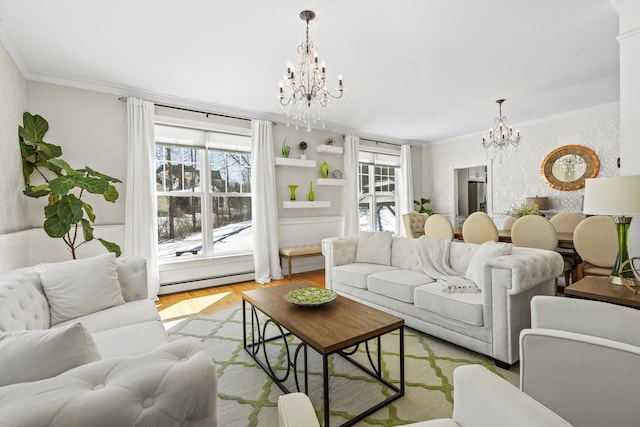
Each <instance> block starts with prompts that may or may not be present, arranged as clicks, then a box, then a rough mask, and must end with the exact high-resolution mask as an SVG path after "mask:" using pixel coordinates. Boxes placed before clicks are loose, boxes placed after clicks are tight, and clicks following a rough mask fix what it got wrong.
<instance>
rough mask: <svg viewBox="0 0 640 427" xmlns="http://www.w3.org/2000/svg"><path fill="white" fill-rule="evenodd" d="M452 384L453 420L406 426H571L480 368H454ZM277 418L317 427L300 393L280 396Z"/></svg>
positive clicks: (283, 426)
mask: <svg viewBox="0 0 640 427" xmlns="http://www.w3.org/2000/svg"><path fill="white" fill-rule="evenodd" d="M453 382H454V384H453V400H454V402H455V403H454V405H453V416H452V418H446V419H445V418H441V419H437V420H429V421H422V422H419V423H415V424H407V425H406V427H502V426H518V427H541V426H544V427H571V424H569V423H568V422H566V421H565V420H563V419H562V418H560V416H558V415H556V414H554V413H553V412H552V411H551V410H549V409H547V408H546V407H544V406H543V405H541V404H540V403H538V402H537V401H535V400H534V399H532V398H531V397H529V396H528V395H526V394H525V393H523V392H521V391H520V390H518V389H517V388H516V387H514V386H513V385H512V384H510V383H509V382H507V381H505V380H503V379H502V378H500V377H498V376H497V375H495V374H492V373H491V372H489V371H488V370H487V369H485V368H483V367H482V366H479V365H465V366H460V367H458V368H456V369H455V371H454V373H453ZM425 403H426V402H425ZM278 417H279V421H280V427H320V424H319V423H318V419H317V418H316V414H315V412H314V410H313V406H312V405H311V401H310V400H309V398H308V397H307V395H305V394H303V393H290V394H285V395H283V396H280V398H279V399H278Z"/></svg>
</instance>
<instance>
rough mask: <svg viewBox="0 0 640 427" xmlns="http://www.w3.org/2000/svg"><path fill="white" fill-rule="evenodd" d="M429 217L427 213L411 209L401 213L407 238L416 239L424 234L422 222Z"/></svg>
mask: <svg viewBox="0 0 640 427" xmlns="http://www.w3.org/2000/svg"><path fill="white" fill-rule="evenodd" d="M427 218H429V214H426V213H418V212H415V211H411V212H409V213H406V214H404V215H402V221H403V223H404V231H405V234H406V235H407V237H408V238H410V239H411V238H414V239H417V238H418V237H420V236H424V223H425V221H426V220H427Z"/></svg>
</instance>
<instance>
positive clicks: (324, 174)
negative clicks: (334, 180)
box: [320, 162, 329, 178]
mask: <svg viewBox="0 0 640 427" xmlns="http://www.w3.org/2000/svg"><path fill="white" fill-rule="evenodd" d="M320 173H322V177H323V178H328V177H329V165H328V164H327V162H322V165H320Z"/></svg>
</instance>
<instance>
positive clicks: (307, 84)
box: [278, 10, 344, 132]
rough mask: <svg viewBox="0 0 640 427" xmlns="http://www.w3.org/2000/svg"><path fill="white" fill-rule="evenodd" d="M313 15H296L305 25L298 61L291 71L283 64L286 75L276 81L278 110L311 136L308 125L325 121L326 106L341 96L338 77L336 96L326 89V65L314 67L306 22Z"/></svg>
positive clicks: (314, 55) (314, 51) (314, 53)
mask: <svg viewBox="0 0 640 427" xmlns="http://www.w3.org/2000/svg"><path fill="white" fill-rule="evenodd" d="M315 16H316V14H315V13H314V12H313V11H311V10H303V11H302V12H300V19H302V20H303V21H306V23H307V38H306V41H305V42H303V43H301V44H300V46H298V53H299V54H300V55H301V57H300V61H299V62H298V64H297V65H296V66H295V67H294V66H292V65H291V64H290V63H289V64H287V73H286V75H285V76H284V77H283V78H282V80H281V81H280V93H279V96H278V97H279V99H280V104H281V107H280V108H279V110H281V111H282V112H284V113H286V115H287V117H288V118H291V119H292V120H294V121H296V122H301V123H303V124H305V125H306V126H307V132H311V125H312V124H316V123H317V122H320V121H321V122H322V127H324V120H325V118H326V117H327V106H328V105H329V101H330V100H331V98H333V99H339V98H342V95H343V94H344V86H343V84H342V76H339V77H338V87H336V91H337V94H335V95H334V94H333V93H331V92H330V91H329V90H328V89H327V80H328V75H327V72H326V65H325V64H324V63H322V64H319V63H318V48H317V47H316V46H314V44H313V42H310V41H309V21H311V20H313V18H315Z"/></svg>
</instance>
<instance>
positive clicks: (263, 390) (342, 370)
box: [169, 309, 518, 427]
mask: <svg viewBox="0 0 640 427" xmlns="http://www.w3.org/2000/svg"><path fill="white" fill-rule="evenodd" d="M247 313H248V312H247ZM247 318H250V317H249V314H247ZM261 324H262V323H261ZM267 333H268V334H269V335H276V329H275V328H272V327H270V328H269V329H268V331H267ZM242 335H243V331H242V309H237V310H234V311H229V312H223V313H219V314H215V315H210V316H203V317H197V318H192V319H185V320H182V321H180V322H178V323H177V324H175V325H174V326H172V327H171V328H170V329H169V336H170V339H171V340H176V339H180V338H182V337H186V336H191V337H197V338H199V339H201V340H202V343H203V345H204V347H205V349H206V351H207V353H208V354H209V355H210V356H211V358H212V359H213V361H214V362H215V364H216V366H217V368H218V425H220V426H223V427H244V426H259V427H277V426H278V412H277V402H278V396H280V395H281V394H282V391H281V390H280V388H278V386H276V385H275V384H274V383H273V382H272V381H271V379H270V378H269V376H268V375H267V374H266V373H265V372H264V371H263V370H262V368H260V367H259V366H258V365H257V364H256V363H255V361H254V360H253V359H252V358H251V356H250V355H249V354H248V353H247V352H246V351H245V350H244V348H243V339H242ZM404 337H405V395H404V396H403V397H401V398H400V399H398V400H396V401H395V402H392V403H391V404H389V405H387V406H386V407H384V408H382V409H380V410H379V411H377V412H376V413H374V414H372V415H370V416H369V417H367V418H366V419H365V420H364V421H361V422H359V423H357V424H356V426H395V425H402V424H407V423H410V422H417V421H423V420H428V419H433V418H447V417H450V416H451V413H452V408H453V406H452V403H453V370H454V369H455V368H456V367H458V366H460V365H466V364H480V365H483V366H485V367H486V368H488V369H489V370H491V371H493V372H495V373H497V374H498V375H500V376H502V377H503V378H506V379H507V380H508V381H510V382H511V383H513V384H515V385H517V384H518V368H517V365H516V366H514V367H512V368H511V370H509V371H506V370H503V369H500V368H497V367H496V366H495V364H494V362H493V360H492V359H490V358H488V357H485V356H483V355H480V354H478V353H475V352H472V351H469V350H467V349H464V348H461V347H458V346H455V345H453V344H450V343H447V342H444V341H442V340H439V339H437V338H433V337H431V336H428V335H425V334H422V333H420V332H417V331H414V330H412V329H409V328H405V334H404ZM288 340H289V341H290V342H291V341H293V340H294V338H293V337H289V339H288ZM370 347H371V349H372V350H373V351H374V353H375V351H377V350H376V345H375V344H373V345H372V346H370ZM294 348H295V344H294V345H292V346H291V347H290V349H291V352H292V353H293V351H294ZM260 353H261V355H262V350H261V351H260ZM267 353H268V355H269V361H270V364H271V365H272V366H274V368H275V369H276V371H277V372H279V376H282V374H283V372H284V371H283V366H284V367H286V364H285V363H284V360H285V358H286V350H285V347H284V343H283V340H282V339H277V340H274V341H271V342H270V343H269V344H268V346H267ZM382 355H383V366H382V369H383V372H384V373H385V378H387V379H391V380H392V381H391V382H394V383H397V381H398V377H399V375H398V372H399V363H398V333H397V332H396V333H393V334H388V335H385V336H384V337H383V340H382ZM355 357H356V358H357V359H359V360H360V361H362V362H363V364H366V365H367V366H368V363H365V361H366V353H365V351H364V349H363V348H362V346H361V348H359V349H358V351H357V353H356V355H355ZM308 358H309V359H308V360H309V362H308V365H309V373H310V375H309V396H310V397H311V400H312V402H313V405H314V408H315V409H316V412H317V415H318V418H319V419H320V420H321V419H322V414H323V412H322V379H321V378H322V377H321V369H320V367H321V366H322V365H321V360H322V359H321V357H320V355H318V354H317V353H316V352H315V351H313V350H312V349H311V348H309V351H308ZM301 360H302V359H301V356H299V359H298V361H299V363H300V364H301V362H300V361H301ZM374 360H375V359H374ZM329 369H330V372H331V379H330V399H331V404H330V409H331V425H332V426H334V425H340V424H342V423H344V422H345V421H346V420H347V419H349V418H351V417H352V416H353V415H355V414H357V413H359V412H361V411H362V410H364V409H366V408H368V407H371V406H373V405H374V404H376V403H378V402H380V401H382V400H384V399H385V397H387V396H389V395H390V394H392V391H391V390H389V389H388V388H387V387H386V386H384V385H382V384H380V383H378V382H377V381H375V380H373V379H372V378H371V377H369V376H368V375H366V374H364V373H363V372H362V371H360V370H358V369H357V368H356V367H354V366H353V365H352V364H350V363H348V362H346V361H344V360H343V359H342V357H340V356H335V357H334V356H332V357H331V358H330V362H329ZM292 378H293V374H291V375H289V379H288V380H287V382H286V384H287V386H288V387H289V389H290V390H295V385H294V383H293V380H292ZM299 378H300V380H301V381H302V376H299Z"/></svg>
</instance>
